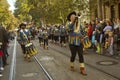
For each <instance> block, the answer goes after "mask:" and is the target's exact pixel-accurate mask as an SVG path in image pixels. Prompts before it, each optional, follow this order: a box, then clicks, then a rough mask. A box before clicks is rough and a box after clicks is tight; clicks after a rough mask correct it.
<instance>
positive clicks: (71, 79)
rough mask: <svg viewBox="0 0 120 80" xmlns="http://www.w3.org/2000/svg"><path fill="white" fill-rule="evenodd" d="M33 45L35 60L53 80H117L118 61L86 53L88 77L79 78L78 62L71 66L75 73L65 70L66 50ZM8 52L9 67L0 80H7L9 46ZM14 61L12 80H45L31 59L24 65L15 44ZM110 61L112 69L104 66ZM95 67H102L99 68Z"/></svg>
mask: <svg viewBox="0 0 120 80" xmlns="http://www.w3.org/2000/svg"><path fill="white" fill-rule="evenodd" d="M33 42H34V44H35V46H36V47H37V49H38V54H37V55H36V57H37V58H38V59H39V61H40V62H41V63H42V64H43V66H44V67H45V69H46V70H47V71H48V73H49V74H50V75H51V76H52V77H53V78H54V80H120V72H119V71H120V63H119V60H116V59H113V58H111V57H106V56H101V55H97V54H94V53H92V51H89V53H87V54H85V55H84V57H85V63H86V70H87V73H88V75H87V76H83V75H81V74H80V70H79V62H78V60H76V62H75V71H74V72H72V71H70V70H69V67H70V63H69V59H70V50H69V49H68V47H67V48H61V47H60V46H58V45H54V44H50V45H49V46H50V47H49V50H44V49H43V47H40V46H39V44H38V40H35V41H33ZM8 51H9V53H10V56H9V58H8V63H9V65H8V66H6V67H5V70H4V73H3V74H4V76H3V77H2V78H0V80H8V78H9V71H10V64H11V59H12V52H13V45H11V46H10V48H9V50H8ZM16 58H17V66H16V80H46V76H45V75H44V73H43V71H42V70H41V68H40V67H39V65H38V64H37V63H36V62H35V60H34V58H33V59H32V62H27V61H24V58H23V54H22V51H21V48H20V46H19V45H18V44H17V57H16ZM77 59H78V58H77ZM100 61H101V62H100ZM102 61H103V62H102ZM104 61H106V62H104ZM107 61H108V62H107ZM112 61H113V62H115V64H114V65H106V64H111V62H112ZM98 63H101V64H104V65H99V64H98Z"/></svg>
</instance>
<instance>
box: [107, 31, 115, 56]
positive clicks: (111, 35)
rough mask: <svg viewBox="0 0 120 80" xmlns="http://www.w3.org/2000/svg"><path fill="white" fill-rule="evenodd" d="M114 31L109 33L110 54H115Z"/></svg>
mask: <svg viewBox="0 0 120 80" xmlns="http://www.w3.org/2000/svg"><path fill="white" fill-rule="evenodd" d="M113 41H114V39H113V32H112V31H110V32H109V34H108V44H109V46H108V52H109V53H110V55H113Z"/></svg>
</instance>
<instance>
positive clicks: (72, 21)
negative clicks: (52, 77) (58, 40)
mask: <svg viewBox="0 0 120 80" xmlns="http://www.w3.org/2000/svg"><path fill="white" fill-rule="evenodd" d="M67 19H68V21H69V23H68V27H67V30H68V34H69V48H70V51H71V58H70V63H71V65H70V70H71V71H74V61H75V57H76V54H77V53H78V56H79V63H80V64H79V67H80V72H81V74H82V75H87V74H86V71H85V65H84V58H83V44H82V41H83V40H82V39H83V35H82V32H81V27H80V15H77V14H76V12H71V13H70V14H69V15H68V16H67Z"/></svg>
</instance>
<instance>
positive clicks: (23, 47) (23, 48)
mask: <svg viewBox="0 0 120 80" xmlns="http://www.w3.org/2000/svg"><path fill="white" fill-rule="evenodd" d="M21 48H22V51H23V54H25V50H26V49H25V45H21Z"/></svg>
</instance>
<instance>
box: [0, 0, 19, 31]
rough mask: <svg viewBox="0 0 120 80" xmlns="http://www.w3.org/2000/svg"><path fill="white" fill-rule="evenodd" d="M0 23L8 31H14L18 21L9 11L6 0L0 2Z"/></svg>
mask: <svg viewBox="0 0 120 80" xmlns="http://www.w3.org/2000/svg"><path fill="white" fill-rule="evenodd" d="M0 23H2V24H3V25H4V27H6V28H7V29H9V30H10V29H14V28H15V27H16V26H17V24H18V20H17V19H16V18H15V17H14V15H13V14H12V12H11V11H9V4H8V3H7V0H0Z"/></svg>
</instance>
